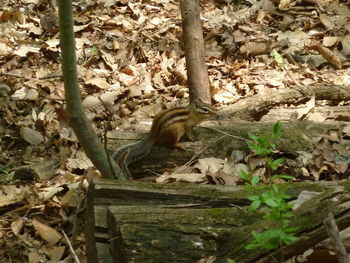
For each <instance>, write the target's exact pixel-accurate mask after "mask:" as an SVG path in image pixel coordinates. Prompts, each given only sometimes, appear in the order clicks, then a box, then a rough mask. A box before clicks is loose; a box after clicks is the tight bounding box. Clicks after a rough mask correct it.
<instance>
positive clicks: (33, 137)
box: [19, 127, 45, 145]
mask: <svg viewBox="0 0 350 263" xmlns="http://www.w3.org/2000/svg"><path fill="white" fill-rule="evenodd" d="M19 134H20V135H21V137H22V138H23V139H24V140H25V141H27V142H29V143H30V144H31V145H39V144H40V143H42V142H44V140H45V139H44V137H43V136H42V135H41V133H40V132H38V131H36V130H33V129H32V128H29V127H22V128H21V130H20V131H19Z"/></svg>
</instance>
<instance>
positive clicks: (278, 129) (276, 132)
mask: <svg viewBox="0 0 350 263" xmlns="http://www.w3.org/2000/svg"><path fill="white" fill-rule="evenodd" d="M282 62H283V60H282ZM272 131H273V137H274V138H279V137H280V136H281V122H280V121H278V122H276V123H275V124H274V125H273V128H272Z"/></svg>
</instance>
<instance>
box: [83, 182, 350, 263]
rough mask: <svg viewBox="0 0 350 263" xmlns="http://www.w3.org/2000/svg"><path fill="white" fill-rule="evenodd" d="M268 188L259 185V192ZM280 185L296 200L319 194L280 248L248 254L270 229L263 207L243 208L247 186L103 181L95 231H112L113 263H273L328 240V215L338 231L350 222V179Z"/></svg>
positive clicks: (301, 210) (98, 188) (299, 213)
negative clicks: (257, 236)
mask: <svg viewBox="0 0 350 263" xmlns="http://www.w3.org/2000/svg"><path fill="white" fill-rule="evenodd" d="M267 187H268V186H261V187H260V188H257V189H256V192H254V194H258V193H259V192H261V191H265V190H266V188H267ZM280 187H281V188H287V190H286V191H287V194H288V195H290V196H291V197H292V198H293V199H295V198H296V197H297V196H298V195H299V193H300V192H301V191H303V190H309V191H315V192H318V193H319V194H318V195H316V196H315V197H313V198H312V199H311V200H309V201H306V202H305V203H304V204H302V205H301V206H300V207H299V208H297V209H296V210H295V211H294V217H293V218H292V225H293V226H298V227H300V229H299V230H298V232H297V235H298V236H299V239H298V240H297V241H295V242H294V243H293V244H291V245H288V246H285V247H284V248H283V250H276V251H266V250H254V251H246V250H245V249H244V247H245V246H246V245H247V244H248V243H249V242H251V240H252V237H251V231H252V230H256V231H259V230H262V229H265V230H266V229H267V228H269V227H272V228H273V226H271V223H270V222H269V221H266V220H262V212H263V209H264V208H261V209H260V210H258V211H255V212H252V211H248V210H247V209H246V208H247V206H248V204H249V201H248V200H247V197H248V196H249V195H251V193H250V192H247V191H246V190H244V189H243V188H242V187H229V186H226V187H225V186H209V185H193V184H167V185H157V184H150V183H133V182H127V183H126V184H125V183H124V184H123V185H122V184H120V183H118V182H116V181H110V180H102V181H100V182H98V183H97V185H96V188H95V193H94V198H95V205H96V206H95V216H96V226H97V233H98V232H109V239H110V240H111V246H112V251H113V260H114V261H113V262H195V261H197V260H200V259H203V258H206V259H208V258H209V257H212V258H215V259H216V261H215V262H227V259H228V258H230V259H234V260H236V262H240V263H253V262H254V263H271V262H274V261H273V259H272V258H275V259H277V260H279V259H280V258H281V253H282V254H283V259H284V260H287V259H288V258H291V257H292V256H294V255H299V254H301V253H302V252H303V251H304V250H306V249H307V248H309V247H311V246H313V245H315V244H317V243H318V242H320V241H322V240H323V239H325V238H327V232H326V229H325V228H324V227H323V224H322V221H323V220H324V219H325V218H326V217H327V216H328V214H329V213H330V212H331V213H333V214H334V216H335V218H336V219H337V224H338V227H339V229H340V230H341V229H344V228H346V227H348V226H349V225H350V202H349V201H350V195H349V190H350V183H349V181H342V182H319V183H294V184H293V183H291V184H283V185H280ZM108 206H109V208H108V209H107V207H108ZM88 216H93V215H88ZM107 229H108V231H107ZM99 235H100V236H101V234H99ZM101 241H102V240H101ZM105 241H106V242H107V240H105Z"/></svg>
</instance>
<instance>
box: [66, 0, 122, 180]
mask: <svg viewBox="0 0 350 263" xmlns="http://www.w3.org/2000/svg"><path fill="white" fill-rule="evenodd" d="M59 24H60V47H61V53H62V73H63V82H64V91H65V100H66V106H67V113H68V117H69V121H70V125H71V126H72V128H73V130H74V133H75V134H76V135H77V138H78V139H79V142H80V144H81V146H82V147H83V149H84V151H85V153H86V155H87V156H88V157H89V158H90V160H91V161H92V163H93V164H94V165H95V166H96V168H97V169H98V170H99V171H100V172H101V174H102V176H103V177H106V178H115V177H117V178H118V179H125V178H124V177H123V175H122V174H121V173H120V171H119V169H118V167H117V165H116V164H115V162H114V161H113V160H112V159H111V158H110V157H109V155H108V154H107V152H106V150H105V149H104V147H103V145H102V144H101V142H100V140H99V139H98V137H97V135H96V134H95V132H94V131H93V129H92V126H91V125H90V123H89V121H88V119H87V118H86V115H85V113H84V111H83V108H82V103H81V97H80V90H79V83H78V77H77V65H76V63H77V62H76V61H77V60H76V54H75V38H74V31H73V10H72V1H71V0H62V1H59Z"/></svg>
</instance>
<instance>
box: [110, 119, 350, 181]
mask: <svg viewBox="0 0 350 263" xmlns="http://www.w3.org/2000/svg"><path fill="white" fill-rule="evenodd" d="M209 123H210V124H216V125H215V126H214V125H212V126H208V127H197V128H195V130H194V133H193V135H194V136H193V137H194V141H193V142H185V143H184V146H185V147H184V148H185V150H179V149H169V148H166V147H154V148H152V150H151V153H150V155H149V156H147V157H146V158H144V159H143V160H140V161H138V162H135V163H134V164H132V165H130V170H131V172H132V174H133V175H134V176H135V178H139V177H144V175H145V173H146V174H147V173H148V174H156V173H161V170H162V169H164V168H174V167H176V166H179V165H183V164H185V163H186V162H188V161H189V160H191V159H192V157H193V156H196V157H197V158H203V157H213V156H215V157H217V158H223V159H224V158H226V157H227V156H230V155H231V153H232V151H233V150H241V151H243V152H249V149H248V146H247V141H246V140H247V139H248V138H249V134H259V135H269V134H271V131H272V126H273V125H274V123H248V122H235V121H232V120H231V121H226V120H225V121H223V120H219V121H211V122H209ZM343 126H344V124H343V123H341V122H326V123H317V122H310V121H296V122H287V123H282V131H281V134H282V136H281V138H279V139H278V140H277V143H276V144H277V148H278V149H279V150H281V151H289V152H290V151H306V150H310V149H313V144H314V143H317V141H315V138H316V139H319V138H321V137H327V136H328V134H329V133H330V131H339V132H340V131H341V130H342V127H343ZM107 137H108V142H109V148H110V150H111V152H113V151H114V150H115V149H117V148H118V147H119V146H121V145H124V144H128V143H133V142H136V141H137V140H140V139H142V138H144V137H145V133H140V132H109V133H108V134H107ZM347 142H348V141H347V140H344V143H345V144H346V143H347ZM341 143H342V142H341ZM344 147H345V146H344ZM344 149H345V148H344Z"/></svg>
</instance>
